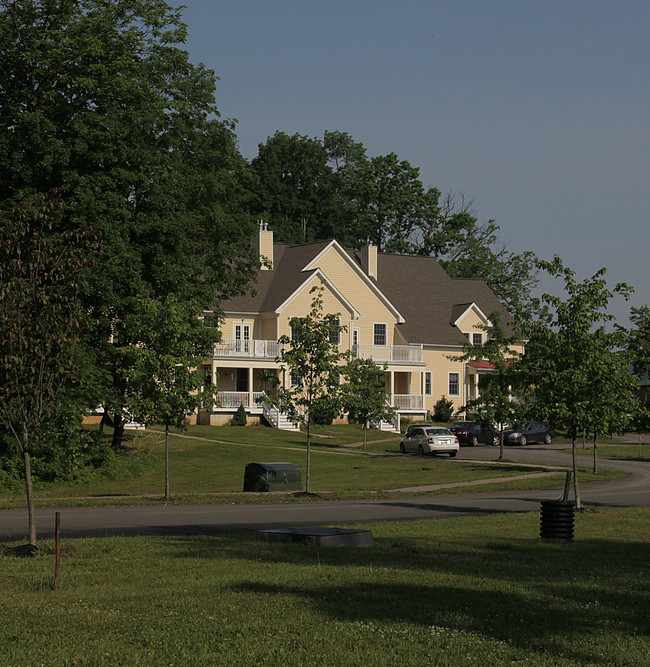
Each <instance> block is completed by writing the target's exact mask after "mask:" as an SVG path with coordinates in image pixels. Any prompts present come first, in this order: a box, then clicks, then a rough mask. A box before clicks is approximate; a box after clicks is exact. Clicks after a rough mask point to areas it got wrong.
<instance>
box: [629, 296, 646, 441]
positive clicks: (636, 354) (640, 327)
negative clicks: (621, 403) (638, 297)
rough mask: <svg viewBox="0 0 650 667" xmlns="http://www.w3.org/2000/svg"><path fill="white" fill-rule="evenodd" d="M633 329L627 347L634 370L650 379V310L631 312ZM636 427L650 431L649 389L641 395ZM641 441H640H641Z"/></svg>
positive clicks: (639, 375) (630, 331)
mask: <svg viewBox="0 0 650 667" xmlns="http://www.w3.org/2000/svg"><path fill="white" fill-rule="evenodd" d="M630 322H631V323H632V325H633V326H632V327H631V328H630V330H629V331H628V332H627V343H626V347H627V350H628V352H629V354H630V361H631V364H632V368H633V370H634V372H635V373H636V375H637V376H638V377H639V378H643V379H644V380H646V381H647V380H648V379H650V308H648V306H641V307H639V308H634V307H633V308H632V310H631V311H630ZM639 398H640V403H639V405H638V409H637V411H636V415H635V419H634V426H635V430H637V431H638V432H639V433H642V432H643V431H647V430H649V429H650V398H649V397H648V391H647V387H646V390H645V393H641V394H640V396H639ZM639 441H640V439H639Z"/></svg>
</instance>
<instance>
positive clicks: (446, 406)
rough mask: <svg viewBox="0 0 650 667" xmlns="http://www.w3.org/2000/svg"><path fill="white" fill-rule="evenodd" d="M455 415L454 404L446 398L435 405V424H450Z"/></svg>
mask: <svg viewBox="0 0 650 667" xmlns="http://www.w3.org/2000/svg"><path fill="white" fill-rule="evenodd" d="M453 414H454V404H453V402H452V401H450V400H449V399H448V398H445V397H444V396H443V397H442V398H441V399H440V400H439V401H438V402H437V403H436V404H435V406H434V408H433V421H434V422H449V421H451V419H452V417H453Z"/></svg>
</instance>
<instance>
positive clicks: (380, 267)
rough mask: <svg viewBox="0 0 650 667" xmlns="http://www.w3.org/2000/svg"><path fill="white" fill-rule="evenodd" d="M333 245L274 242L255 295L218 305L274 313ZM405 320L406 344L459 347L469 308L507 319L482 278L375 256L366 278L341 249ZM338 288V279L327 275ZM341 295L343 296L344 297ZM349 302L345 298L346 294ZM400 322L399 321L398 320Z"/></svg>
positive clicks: (411, 259)
mask: <svg viewBox="0 0 650 667" xmlns="http://www.w3.org/2000/svg"><path fill="white" fill-rule="evenodd" d="M331 243H332V242H331V241H321V242H317V243H307V244H302V245H286V244H279V243H274V244H273V270H272V271H268V270H259V271H258V272H257V281H256V284H255V290H256V291H255V294H248V295H244V296H239V297H235V298H232V299H229V300H227V301H224V302H223V303H222V304H221V306H222V308H223V310H224V311H225V312H230V313H233V312H234V313H271V312H275V311H276V310H277V309H278V308H280V307H281V306H282V304H284V303H285V302H286V301H287V299H288V298H289V297H291V295H292V294H294V293H295V292H296V291H297V290H298V289H299V288H300V287H301V286H302V285H303V284H304V283H305V282H306V281H307V280H309V279H310V278H311V277H312V276H313V275H314V274H315V273H316V271H317V269H316V268H315V267H314V268H313V269H309V270H307V271H305V270H304V269H305V267H307V266H309V264H310V263H311V262H312V261H313V260H314V259H315V258H316V257H318V256H319V255H320V254H321V253H322V252H323V251H324V250H326V249H327V247H328V246H329V245H330V244H331ZM345 252H346V253H347V254H348V256H349V257H350V258H351V259H352V260H353V263H354V264H356V265H357V267H358V268H359V271H360V272H362V273H363V275H364V279H365V280H366V282H368V283H369V284H371V285H373V286H374V288H375V289H377V290H378V292H379V296H380V297H381V298H385V299H386V300H387V301H388V302H389V304H390V305H392V308H393V309H394V310H395V312H396V313H397V314H398V315H400V314H401V316H402V317H403V319H404V321H403V322H402V323H400V324H398V325H397V326H398V327H399V331H400V333H401V334H402V335H403V337H404V338H405V340H406V341H408V342H409V343H423V344H430V345H452V346H458V345H462V344H464V343H466V342H467V339H466V337H465V335H464V334H463V333H462V332H461V331H460V330H459V329H458V327H456V326H455V325H454V322H456V321H457V320H458V318H459V317H460V316H461V315H462V314H463V313H465V312H466V311H467V310H468V309H469V308H470V307H471V306H472V304H476V306H477V308H478V309H479V311H480V312H481V313H484V314H485V316H488V317H489V315H490V314H491V313H493V312H497V313H498V314H499V315H500V321H501V324H502V326H504V328H505V327H506V326H507V322H508V320H509V319H510V315H509V314H508V313H507V311H506V310H505V308H504V307H503V305H502V304H501V303H500V302H499V300H498V299H497V298H496V296H495V295H494V293H493V292H492V290H491V289H490V288H489V287H488V286H487V285H486V283H485V282H484V281H483V280H468V279H458V278H450V277H449V276H448V275H447V273H445V271H444V270H443V268H442V267H441V266H440V264H438V262H437V261H436V260H435V259H434V258H433V257H423V256H414V255H389V254H383V253H378V255H377V278H376V279H375V278H369V277H368V275H367V273H366V272H365V270H364V269H363V264H362V261H361V255H360V253H358V252H356V251H351V250H348V251H345ZM329 279H330V280H331V282H332V283H333V284H334V285H336V276H329ZM344 296H345V295H344ZM347 296H348V298H350V297H349V295H347ZM396 319H397V320H398V322H399V321H400V318H399V317H397V318H396Z"/></svg>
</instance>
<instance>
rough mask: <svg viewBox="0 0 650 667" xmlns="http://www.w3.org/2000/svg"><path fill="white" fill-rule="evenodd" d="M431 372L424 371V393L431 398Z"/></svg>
mask: <svg viewBox="0 0 650 667" xmlns="http://www.w3.org/2000/svg"><path fill="white" fill-rule="evenodd" d="M431 390H432V386H431V371H426V372H425V374H424V393H425V394H426V395H427V396H431Z"/></svg>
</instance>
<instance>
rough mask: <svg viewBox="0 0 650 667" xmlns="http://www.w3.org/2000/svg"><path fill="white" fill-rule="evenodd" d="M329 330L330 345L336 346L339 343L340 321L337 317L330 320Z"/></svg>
mask: <svg viewBox="0 0 650 667" xmlns="http://www.w3.org/2000/svg"><path fill="white" fill-rule="evenodd" d="M330 324H331V327H332V328H331V330H330V343H334V344H335V345H338V344H339V343H340V342H341V320H339V318H338V317H336V318H334V319H332V321H331V323H330Z"/></svg>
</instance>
